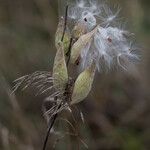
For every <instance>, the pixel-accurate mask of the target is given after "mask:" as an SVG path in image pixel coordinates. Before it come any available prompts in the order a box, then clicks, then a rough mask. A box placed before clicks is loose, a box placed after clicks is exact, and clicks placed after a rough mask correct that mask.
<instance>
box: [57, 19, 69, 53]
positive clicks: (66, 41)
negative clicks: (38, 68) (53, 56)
mask: <svg viewBox="0 0 150 150" xmlns="http://www.w3.org/2000/svg"><path fill="white" fill-rule="evenodd" d="M64 23H65V20H64V18H61V19H60V21H59V24H58V27H57V31H56V34H55V46H56V48H57V49H58V47H59V43H60V42H61V40H62V36H63V31H64ZM70 38H71V34H70V32H69V29H68V28H66V31H65V34H64V38H63V46H64V52H65V54H66V53H67V52H68V49H69V44H70Z"/></svg>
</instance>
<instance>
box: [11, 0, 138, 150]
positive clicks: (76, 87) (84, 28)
mask: <svg viewBox="0 0 150 150" xmlns="http://www.w3.org/2000/svg"><path fill="white" fill-rule="evenodd" d="M63 7H64V8H65V13H64V14H63V13H62V14H60V17H59V23H58V27H57V31H56V35H55V46H56V50H57V51H56V56H55V59H54V65H53V71H52V73H51V72H49V71H37V72H34V73H33V74H30V75H26V76H23V77H21V78H19V79H17V80H15V86H14V88H13V91H16V90H17V89H18V88H22V89H23V90H24V89H26V88H28V87H30V86H33V87H35V88H36V89H37V91H38V92H37V95H39V94H44V93H48V95H49V96H48V97H46V98H45V100H44V101H43V103H45V102H49V103H52V104H53V105H52V106H51V107H50V108H49V109H48V110H47V109H46V108H45V107H44V108H45V109H44V115H45V116H48V120H49V122H48V131H47V136H46V139H45V143H44V147H43V150H44V149H45V148H46V143H47V140H48V136H49V133H50V132H51V130H52V128H53V126H54V123H55V120H56V119H57V116H58V115H59V114H60V113H61V112H62V111H66V110H69V111H68V112H71V113H73V111H72V108H73V107H74V106H77V104H78V103H80V102H81V101H83V100H85V98H86V97H87V96H88V94H89V93H90V91H91V90H92V84H93V81H94V77H95V74H97V73H102V72H104V71H109V70H111V69H116V70H118V68H120V69H123V70H128V65H130V63H134V62H135V61H137V60H139V57H138V55H137V53H136V50H137V48H136V46H134V43H133V42H132V37H133V33H130V32H129V31H127V30H124V29H123V28H122V27H121V25H120V24H121V23H120V22H119V16H118V15H119V11H120V9H117V10H116V12H114V11H113V10H111V9H110V7H109V6H108V4H106V3H105V2H102V1H93V0H78V1H77V0H76V1H74V2H67V4H66V6H65V5H64V6H63ZM43 106H44V105H43Z"/></svg>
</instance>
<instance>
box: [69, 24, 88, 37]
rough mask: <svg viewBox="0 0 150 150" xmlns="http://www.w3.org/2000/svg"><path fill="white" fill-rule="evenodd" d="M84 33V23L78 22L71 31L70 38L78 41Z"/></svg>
mask: <svg viewBox="0 0 150 150" xmlns="http://www.w3.org/2000/svg"><path fill="white" fill-rule="evenodd" d="M86 31H87V29H86V25H85V23H83V22H78V23H77V24H76V25H75V26H74V28H73V30H72V36H73V38H74V39H76V40H78V39H79V37H81V36H82V35H83V34H85V33H86Z"/></svg>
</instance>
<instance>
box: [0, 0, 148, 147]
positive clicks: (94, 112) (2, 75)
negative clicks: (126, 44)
mask: <svg viewBox="0 0 150 150" xmlns="http://www.w3.org/2000/svg"><path fill="white" fill-rule="evenodd" d="M108 3H109V1H108ZM110 3H111V4H112V5H119V6H120V7H121V9H122V10H121V16H123V18H121V20H122V25H124V24H125V25H126V26H127V27H128V28H129V29H130V30H131V31H133V32H134V33H135V35H136V36H135V37H136V41H137V43H139V54H140V55H141V61H140V63H139V64H138V65H137V66H136V67H132V66H131V69H129V71H128V72H123V71H117V72H116V71H112V72H109V73H107V74H98V75H97V78H96V80H95V84H94V88H93V90H92V92H91V94H90V95H89V97H88V98H87V99H86V100H85V101H84V102H83V103H82V104H80V106H79V107H80V109H81V110H82V111H83V115H84V118H85V123H84V124H83V123H82V121H81V119H79V125H80V132H81V134H82V138H83V140H84V141H85V142H86V143H87V144H88V146H89V149H90V150H149V149H150V94H149V92H150V90H149V89H150V78H149V76H150V69H149V65H150V51H149V47H150V16H149V14H150V9H149V8H150V1H149V0H125V1H124V0H111V2H110ZM124 20H127V22H124ZM57 22H58V11H57V1H54V0H13V1H12V0H0V149H1V150H40V149H41V148H42V144H43V140H44V136H45V132H46V121H45V119H44V118H43V114H42V107H41V105H42V98H43V95H41V96H38V97H35V95H34V89H29V90H26V91H24V92H21V91H18V92H17V93H15V94H16V95H15V94H13V95H10V93H11V87H12V86H13V83H12V81H13V80H15V79H16V78H18V77H20V76H23V75H25V74H29V73H32V72H34V71H37V70H46V71H51V70H52V65H53V60H54V56H55V52H56V49H55V46H54V35H55V31H56V27H57ZM64 126H65V125H64ZM62 130H64V129H62ZM55 141H56V135H53V136H52V137H51V138H50V140H49V143H48V146H49V149H52V148H53V147H54V143H55ZM77 143H78V142H77V141H76V140H75V139H74V138H73V137H66V138H63V139H61V140H60V141H59V142H58V141H57V143H56V149H61V150H63V149H69V150H73V149H77V148H78V144H77ZM79 146H80V149H85V147H83V145H82V143H81V142H80V143H79Z"/></svg>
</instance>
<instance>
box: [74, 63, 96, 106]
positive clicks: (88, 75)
mask: <svg viewBox="0 0 150 150" xmlns="http://www.w3.org/2000/svg"><path fill="white" fill-rule="evenodd" d="M95 68H96V67H95V63H93V64H91V66H90V67H89V68H87V69H86V70H85V71H83V72H82V73H81V74H80V75H79V76H78V78H77V80H76V82H75V85H74V89H73V94H72V101H71V105H73V104H77V103H79V102H81V101H83V100H84V99H85V98H86V97H87V95H88V94H89V92H90V91H91V88H92V83H93V80H94V75H95Z"/></svg>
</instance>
